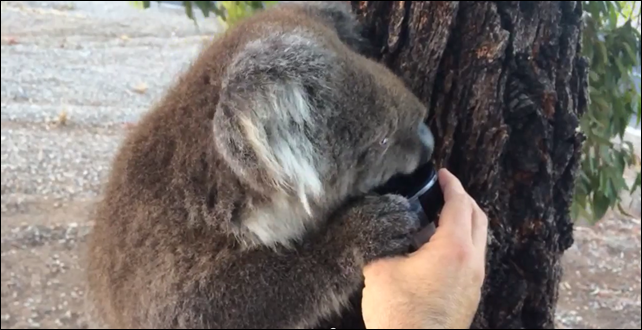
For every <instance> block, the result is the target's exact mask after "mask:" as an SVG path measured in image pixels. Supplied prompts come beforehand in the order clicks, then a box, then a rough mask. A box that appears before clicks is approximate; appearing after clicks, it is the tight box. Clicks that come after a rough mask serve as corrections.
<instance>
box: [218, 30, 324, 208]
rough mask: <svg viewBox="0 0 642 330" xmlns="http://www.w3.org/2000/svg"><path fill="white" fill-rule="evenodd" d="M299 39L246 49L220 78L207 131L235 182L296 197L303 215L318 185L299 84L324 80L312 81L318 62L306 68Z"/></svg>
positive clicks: (307, 104) (306, 97) (312, 118)
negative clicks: (211, 120) (209, 127)
mask: <svg viewBox="0 0 642 330" xmlns="http://www.w3.org/2000/svg"><path fill="white" fill-rule="evenodd" d="M302 41H303V39H301V38H299V37H296V38H295V37H289V38H288V37H287V36H278V37H273V38H272V39H269V38H268V39H267V40H262V41H257V42H254V43H251V44H250V45H248V46H247V47H246V49H245V50H243V51H242V52H241V53H240V54H239V55H238V56H237V58H236V59H235V60H234V61H233V62H232V64H231V65H230V66H229V67H228V71H227V74H226V76H225V77H224V78H223V82H222V86H221V92H220V98H219V103H218V105H217V109H216V113H215V115H214V123H213V124H214V128H213V129H214V140H215V144H216V148H217V150H218V152H219V153H220V154H221V155H222V157H223V158H224V159H225V161H226V162H227V163H228V164H229V165H230V167H231V169H232V170H233V171H234V172H235V173H236V175H237V176H238V177H239V178H240V179H241V180H244V182H246V183H247V184H249V185H250V186H251V187H253V188H254V189H256V190H258V191H260V192H262V193H265V194H270V193H274V192H275V190H276V191H277V192H283V193H286V194H291V195H297V196H298V197H299V198H300V199H301V202H302V203H303V205H304V207H305V208H306V209H307V210H308V211H309V210H310V208H309V200H308V199H309V198H318V197H319V196H321V194H322V193H323V186H322V183H321V168H322V161H321V160H320V159H319V156H318V150H316V149H315V147H314V145H315V144H314V143H313V141H311V136H314V135H315V133H314V132H315V130H317V129H319V127H318V126H319V125H320V123H319V122H318V121H317V120H316V118H317V115H318V113H317V112H316V109H315V108H314V106H313V104H314V102H313V101H312V100H311V98H313V97H314V96H312V95H310V94H308V93H306V89H305V88H304V86H310V84H315V83H316V84H318V83H320V82H321V81H322V80H323V79H322V76H313V75H314V74H315V73H317V72H314V71H316V70H318V69H321V68H320V67H318V66H319V65H320V64H319V63H318V62H319V61H317V63H316V64H315V63H314V62H310V58H309V56H310V55H311V54H312V52H311V50H310V49H309V46H310V45H309V44H301V42H302ZM297 46H298V47H297ZM303 46H305V47H303ZM306 56H308V57H307V58H306ZM315 65H316V66H317V67H314V66H315ZM319 74H320V73H319ZM319 78H321V80H319ZM316 87H319V88H322V87H323V86H312V88H313V89H314V88H316Z"/></svg>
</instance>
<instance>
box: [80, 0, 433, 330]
mask: <svg viewBox="0 0 642 330" xmlns="http://www.w3.org/2000/svg"><path fill="white" fill-rule="evenodd" d="M357 26H358V25H357V23H356V20H355V19H354V18H353V17H352V16H351V14H350V10H349V8H347V7H345V6H342V5H337V4H319V3H307V2H303V3H292V4H282V5H278V6H274V7H271V8H269V9H266V10H263V11H261V12H259V13H257V14H255V15H253V16H251V17H249V18H247V19H245V20H244V21H242V22H239V23H238V24H237V25H235V26H233V27H232V28H230V29H228V30H226V31H225V32H224V33H222V34H221V35H220V36H219V37H218V38H216V39H215V40H214V41H213V42H212V43H211V45H209V46H208V47H207V48H205V49H204V50H202V51H201V53H200V54H199V55H198V56H197V57H196V59H195V61H194V62H193V63H192V65H191V66H190V67H189V68H188V69H187V70H185V72H183V73H181V74H180V75H179V76H178V77H177V80H176V82H175V83H173V85H172V86H170V88H169V89H168V90H167V92H166V94H165V95H164V96H163V97H162V98H161V99H160V100H159V101H158V102H157V103H156V104H154V105H153V107H152V108H151V109H150V111H149V112H147V113H146V114H145V115H144V116H143V117H142V118H141V120H140V122H139V123H138V125H137V126H136V127H135V128H134V129H133V130H132V131H130V132H129V133H128V135H127V137H126V139H125V140H124V141H123V143H122V145H121V146H120V148H119V150H118V151H117V153H116V155H115V158H114V160H113V163H112V167H111V172H110V174H109V177H108V178H107V183H106V186H105V188H104V191H103V194H102V196H101V199H100V201H98V203H97V207H96V212H95V215H94V218H93V222H94V226H93V229H92V232H91V233H90V235H89V237H88V252H87V281H88V293H89V298H90V303H91V306H93V307H92V310H93V311H94V312H95V313H96V317H98V318H99V319H100V320H101V322H103V323H105V325H107V326H108V327H110V328H158V329H166V328H192V329H194V328H209V329H228V328H231V329H233V328H239V329H240V328H247V329H254V328H263V329H284V328H314V327H318V326H321V325H322V324H324V323H323V322H325V321H327V320H330V319H332V318H333V317H337V315H339V316H340V315H342V313H347V312H348V311H349V310H350V309H351V297H355V295H358V294H359V293H360V290H361V289H362V285H363V279H362V268H363V266H364V265H365V264H367V263H368V262H370V261H373V260H375V259H378V258H384V257H387V256H393V255H401V254H403V253H405V252H407V249H408V247H409V246H410V244H411V235H412V234H413V233H415V232H416V231H417V230H418V229H419V222H418V219H417V217H416V216H415V215H414V214H413V213H412V212H411V211H410V209H409V205H408V202H407V200H406V199H405V198H403V197H401V196H396V195H377V194H375V193H372V191H373V189H374V188H376V187H378V186H381V185H382V184H384V183H385V182H386V181H387V180H389V179H390V178H391V177H392V176H394V175H396V174H401V173H403V174H408V173H411V172H413V171H414V170H415V169H416V168H417V167H418V166H420V165H421V164H423V163H425V162H427V161H428V160H429V159H430V157H431V155H432V152H433V148H434V138H433V135H432V133H431V132H430V130H429V129H428V127H427V126H426V125H425V124H424V123H423V121H424V118H425V117H426V115H427V108H426V107H425V106H424V105H423V104H422V103H421V102H420V101H419V99H418V98H417V97H415V96H414V95H413V93H412V92H411V91H410V90H409V89H408V88H407V87H406V86H405V85H404V83H403V82H402V81H401V80H400V79H399V78H397V77H396V76H395V75H394V74H393V73H392V72H390V71H389V70H388V69H386V68H385V67H384V66H383V65H381V64H379V63H377V62H375V61H373V60H371V59H368V58H366V57H364V56H363V55H360V53H359V51H358V50H359V49H363V47H364V45H363V44H362V43H363V41H362V40H361V39H360V37H359V32H358V28H357ZM365 47H367V46H365Z"/></svg>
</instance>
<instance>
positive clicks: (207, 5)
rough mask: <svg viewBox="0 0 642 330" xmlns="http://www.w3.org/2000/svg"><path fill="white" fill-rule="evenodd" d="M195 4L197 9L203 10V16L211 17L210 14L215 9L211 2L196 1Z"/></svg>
mask: <svg viewBox="0 0 642 330" xmlns="http://www.w3.org/2000/svg"><path fill="white" fill-rule="evenodd" d="M194 3H195V4H196V7H198V9H200V10H201V12H202V13H203V16H205V17H210V12H211V11H212V7H214V4H213V3H212V2H211V1H194Z"/></svg>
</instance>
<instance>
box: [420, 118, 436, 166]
mask: <svg viewBox="0 0 642 330" xmlns="http://www.w3.org/2000/svg"><path fill="white" fill-rule="evenodd" d="M419 140H420V141H421V159H420V162H421V164H422V165H423V164H425V163H427V162H429V161H430V157H432V152H433V150H434V148H435V137H434V136H433V135H432V132H431V131H430V128H428V125H426V124H424V123H421V124H420V125H419Z"/></svg>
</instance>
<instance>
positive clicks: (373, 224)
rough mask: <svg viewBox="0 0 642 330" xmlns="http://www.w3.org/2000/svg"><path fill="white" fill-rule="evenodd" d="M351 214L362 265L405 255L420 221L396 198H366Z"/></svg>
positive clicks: (350, 220)
mask: <svg viewBox="0 0 642 330" xmlns="http://www.w3.org/2000/svg"><path fill="white" fill-rule="evenodd" d="M351 211H353V212H350V213H351V215H350V219H347V221H349V222H350V224H349V225H350V226H351V227H352V228H351V229H352V230H355V231H356V236H357V237H356V241H355V243H356V244H357V248H358V249H359V251H360V252H361V253H362V255H363V258H364V260H365V262H370V261H372V260H374V259H378V258H382V257H387V256H392V255H399V254H402V253H405V252H408V249H409V247H410V246H411V244H412V235H413V234H414V233H416V232H417V231H418V230H419V228H420V223H419V218H418V217H417V215H416V214H415V213H414V212H412V211H411V210H410V205H409V204H408V200H407V199H406V198H404V197H402V196H399V195H383V196H367V197H365V198H364V199H363V200H362V201H360V202H359V203H358V204H357V205H355V206H354V208H353V209H352V210H351Z"/></svg>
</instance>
